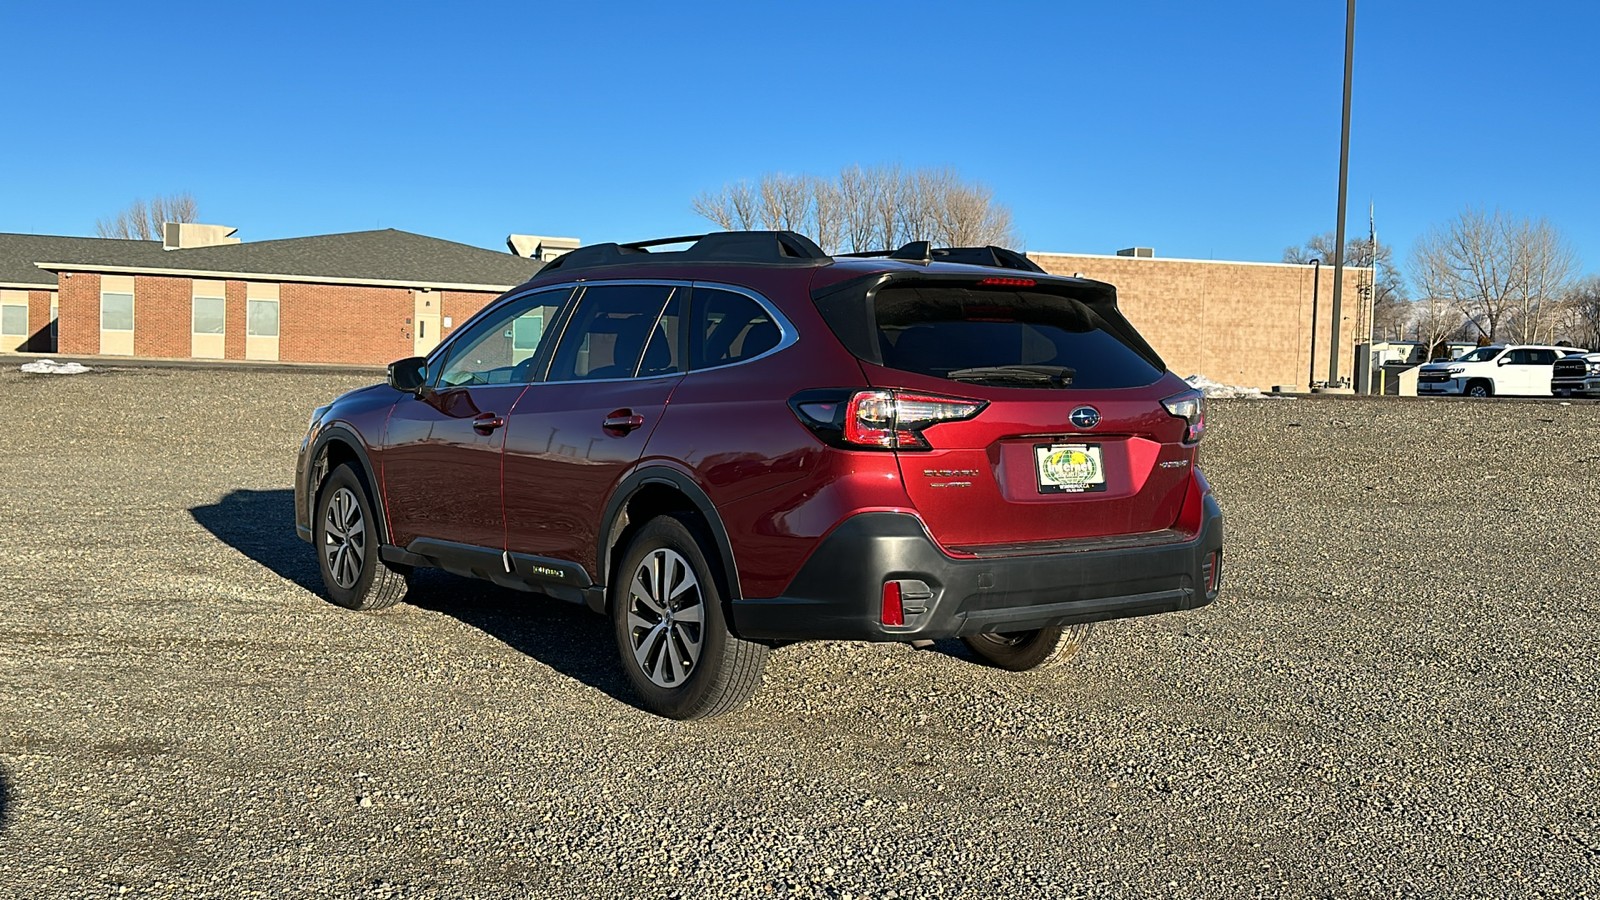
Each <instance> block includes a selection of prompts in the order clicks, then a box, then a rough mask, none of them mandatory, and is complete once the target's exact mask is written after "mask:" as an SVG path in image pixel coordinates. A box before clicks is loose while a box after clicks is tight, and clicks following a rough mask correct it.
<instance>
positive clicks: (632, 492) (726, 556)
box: [595, 467, 741, 621]
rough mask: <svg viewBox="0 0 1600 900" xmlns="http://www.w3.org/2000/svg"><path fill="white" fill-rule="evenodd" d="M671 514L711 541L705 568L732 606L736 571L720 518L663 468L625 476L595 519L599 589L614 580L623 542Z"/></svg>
mask: <svg viewBox="0 0 1600 900" xmlns="http://www.w3.org/2000/svg"><path fill="white" fill-rule="evenodd" d="M674 513H676V514H679V515H688V516H690V517H692V518H693V519H695V520H698V523H699V525H700V527H701V529H702V530H703V531H704V532H705V537H707V538H709V540H710V546H708V547H706V548H705V550H706V552H707V554H708V555H714V556H715V558H714V559H710V560H708V562H709V563H710V564H711V566H712V568H713V569H715V570H716V574H718V575H719V576H720V578H719V579H718V580H719V582H720V583H719V584H718V585H717V587H719V588H720V589H721V591H722V595H723V600H724V602H727V603H731V602H733V601H734V600H737V599H738V598H739V597H740V596H741V594H740V593H739V571H738V569H737V568H736V567H735V565H734V559H733V545H732V543H731V542H730V541H729V539H728V530H727V528H726V527H725V526H724V525H723V524H722V517H721V516H719V515H717V509H716V506H715V504H713V503H712V502H711V498H710V497H708V496H707V495H706V493H705V491H703V490H701V488H700V486H699V485H697V484H695V483H694V482H693V481H692V480H690V479H689V477H688V476H686V475H684V474H683V473H682V472H679V471H677V470H676V469H668V468H665V467H654V468H647V469H641V470H639V471H637V472H634V473H633V474H632V475H629V476H628V477H627V478H625V479H623V481H622V483H621V484H620V485H618V486H617V490H616V491H614V492H613V493H612V495H611V499H610V501H608V502H607V503H606V509H605V514H604V515H603V516H601V519H600V521H601V522H602V524H603V527H602V528H601V529H600V534H599V541H600V546H599V547H598V552H597V554H596V556H595V559H596V560H597V561H598V563H599V564H598V566H596V568H598V569H599V570H600V572H599V573H598V574H599V575H600V576H601V578H602V579H603V580H604V583H606V584H607V585H609V584H610V583H611V582H612V581H613V580H614V578H613V576H614V575H615V571H616V567H617V566H618V565H620V564H621V561H622V555H623V552H624V551H625V550H626V549H627V541H628V539H629V538H631V537H632V535H633V534H634V533H635V532H636V531H638V529H639V528H640V527H641V526H643V525H644V523H646V522H648V521H650V520H651V519H653V518H655V517H657V516H661V515H669V514H674ZM602 611H603V610H602ZM724 611H725V612H727V610H724ZM730 621H731V620H730Z"/></svg>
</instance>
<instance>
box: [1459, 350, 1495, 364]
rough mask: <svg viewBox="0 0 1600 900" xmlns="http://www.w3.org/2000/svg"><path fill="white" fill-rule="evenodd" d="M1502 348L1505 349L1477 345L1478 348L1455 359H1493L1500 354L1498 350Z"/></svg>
mask: <svg viewBox="0 0 1600 900" xmlns="http://www.w3.org/2000/svg"><path fill="white" fill-rule="evenodd" d="M1504 349H1505V348H1504V347H1479V348H1478V349H1476V350H1474V351H1472V352H1471V353H1468V354H1466V355H1465V356H1458V357H1456V358H1455V361H1456V362H1488V361H1489V360H1491V359H1494V358H1495V357H1496V356H1499V355H1500V351H1502V350H1504Z"/></svg>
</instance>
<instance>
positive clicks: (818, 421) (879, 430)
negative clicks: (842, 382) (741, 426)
mask: <svg viewBox="0 0 1600 900" xmlns="http://www.w3.org/2000/svg"><path fill="white" fill-rule="evenodd" d="M988 405H989V403H988V401H986V400H967V399H964V398H961V397H945V396H942V395H939V394H927V393H921V392H916V391H894V390H871V391H851V390H846V389H838V390H817V391H804V392H802V393H799V394H796V395H795V396H794V397H792V398H790V400H789V408H790V409H793V410H794V413H795V415H796V416H799V418H800V421H801V422H804V423H805V424H806V426H807V427H809V428H810V429H811V430H812V431H813V432H816V434H817V436H818V437H819V438H821V439H822V440H823V442H824V443H827V444H830V445H832V446H835V447H843V448H846V449H851V450H856V449H868V450H931V449H933V448H932V446H931V445H930V444H929V443H928V441H927V439H926V438H924V437H923V436H922V431H923V429H925V428H929V427H931V426H934V425H938V424H939V423H941V422H959V421H961V420H963V419H970V418H972V417H973V416H976V415H977V414H978V413H980V412H983V409H984V407H986V406H988Z"/></svg>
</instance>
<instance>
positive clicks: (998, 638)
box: [961, 622, 1094, 672]
mask: <svg viewBox="0 0 1600 900" xmlns="http://www.w3.org/2000/svg"><path fill="white" fill-rule="evenodd" d="M1093 630H1094V623H1092V622H1083V623H1080V624H1077V625H1059V626H1056V627H1054V628H1040V629H1037V630H1034V631H1011V632H997V633H992V634H975V635H972V636H970V637H964V638H962V639H961V640H962V642H963V643H965V644H966V645H967V648H968V649H970V650H971V651H972V652H973V654H974V655H976V656H977V657H978V658H979V659H981V660H983V661H984V662H986V663H988V664H989V665H991V666H994V667H995V668H998V669H1005V670H1007V671H1009V672H1026V671H1028V670H1029V669H1044V668H1049V667H1052V666H1059V665H1061V664H1062V663H1064V662H1066V661H1067V660H1069V659H1071V658H1072V657H1073V655H1074V654H1076V653H1077V652H1078V651H1079V650H1080V649H1081V648H1082V647H1083V644H1084V641H1086V640H1088V638H1089V632H1091V631H1093Z"/></svg>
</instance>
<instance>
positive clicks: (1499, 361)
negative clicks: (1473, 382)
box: [1494, 353, 1511, 366]
mask: <svg viewBox="0 0 1600 900" xmlns="http://www.w3.org/2000/svg"><path fill="white" fill-rule="evenodd" d="M1510 362H1511V354H1509V353H1507V354H1506V355H1505V356H1502V357H1500V358H1499V359H1497V360H1495V361H1494V364H1495V365H1497V366H1503V365H1506V364H1507V363H1510Z"/></svg>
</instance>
